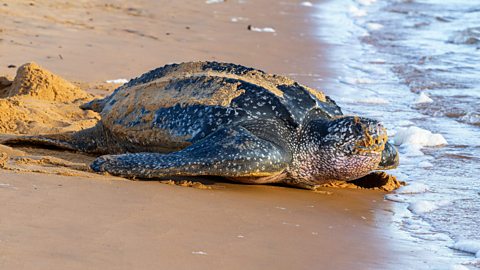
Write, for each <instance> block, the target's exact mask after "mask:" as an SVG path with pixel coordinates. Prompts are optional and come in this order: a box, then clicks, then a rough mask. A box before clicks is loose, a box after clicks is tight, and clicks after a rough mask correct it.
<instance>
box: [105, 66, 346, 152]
mask: <svg viewBox="0 0 480 270" xmlns="http://www.w3.org/2000/svg"><path fill="white" fill-rule="evenodd" d="M101 104H102V106H103V108H102V111H101V115H102V120H101V121H102V124H103V127H104V128H105V129H106V130H107V131H108V132H109V133H110V134H111V136H112V137H113V138H114V139H115V140H117V141H125V142H126V143H127V142H128V143H129V144H133V145H138V146H145V147H147V146H148V147H154V148H155V149H150V150H151V151H174V150H178V149H181V148H184V147H186V146H188V145H190V144H192V143H195V142H196V141H198V140H200V139H202V138H204V137H205V136H207V135H208V134H210V133H212V132H214V131H216V130H218V129H219V128H221V127H225V126H229V125H236V124H238V123H240V122H244V121H249V122H255V121H260V120H262V119H269V120H272V119H273V120H278V121H279V122H281V123H282V124H283V125H285V126H286V127H290V128H293V129H296V128H297V127H298V126H300V125H301V124H302V122H303V121H304V119H305V117H307V115H308V114H309V112H310V111H312V110H314V109H316V110H317V111H320V112H321V113H320V115H323V116H321V117H329V116H335V115H341V114H342V112H341V110H340V108H339V107H338V106H337V105H336V104H335V102H334V101H333V100H331V99H330V98H329V97H327V96H325V95H324V94H323V93H322V92H321V91H318V90H315V89H312V88H309V87H306V86H303V85H301V84H299V83H297V82H295V81H293V80H291V79H289V78H286V77H283V76H278V75H271V74H267V73H265V72H263V71H261V70H257V69H253V68H248V67H244V66H241V65H235V64H229V63H218V62H187V63H181V64H171V65H166V66H164V67H161V68H157V69H155V70H152V71H150V72H147V73H145V74H143V75H142V76H140V77H138V78H135V79H132V80H130V81H129V82H128V83H126V84H125V85H123V86H121V87H119V88H118V89H116V90H115V91H114V92H113V93H112V95H110V96H109V97H106V98H105V99H104V100H102V101H101ZM146 150H149V149H146Z"/></svg>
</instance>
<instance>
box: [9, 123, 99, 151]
mask: <svg viewBox="0 0 480 270" xmlns="http://www.w3.org/2000/svg"><path fill="white" fill-rule="evenodd" d="M104 137H105V134H104V132H103V129H102V128H101V127H99V125H96V126H94V127H92V128H89V129H84V130H81V131H78V132H66V133H61V134H45V135H36V136H19V137H14V138H11V139H7V140H5V141H3V142H2V144H5V145H32V146H40V147H42V146H43V147H55V148H59V149H65V150H70V151H81V152H87V153H105V152H107V149H105V147H104V145H105V142H104V141H105V138H104Z"/></svg>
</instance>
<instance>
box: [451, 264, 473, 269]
mask: <svg viewBox="0 0 480 270" xmlns="http://www.w3.org/2000/svg"><path fill="white" fill-rule="evenodd" d="M450 269H451V270H469V269H468V267H466V266H464V265H461V264H455V265H452V267H450Z"/></svg>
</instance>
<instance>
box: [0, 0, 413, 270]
mask: <svg viewBox="0 0 480 270" xmlns="http://www.w3.org/2000/svg"><path fill="white" fill-rule="evenodd" d="M207 2H212V1H207ZM318 5H320V7H321V4H320V3H319V4H318ZM316 8H317V7H316ZM311 9H312V7H309V6H308V5H301V4H300V2H299V1H284V2H277V1H262V2H261V3H257V2H253V1H251V2H250V1H248V2H243V1H226V2H219V3H212V4H207V3H206V2H205V1H189V3H186V2H183V1H173V2H172V1H148V0H144V1H137V2H135V3H130V2H129V1H116V2H115V3H114V4H112V3H109V2H107V1H81V2H78V3H66V2H64V1H2V3H0V16H1V17H2V25H1V26H0V64H1V65H0V76H6V77H7V78H8V79H10V80H11V79H13V78H14V77H15V74H16V72H17V69H18V68H19V67H21V66H22V65H23V64H25V63H29V62H35V63H37V64H38V65H40V66H41V67H42V68H45V69H46V70H49V71H51V72H53V73H54V74H56V75H50V73H48V76H50V77H49V78H54V79H55V80H57V77H52V76H57V75H58V76H61V77H63V78H65V79H66V80H68V81H70V82H72V84H70V83H68V82H66V81H65V82H64V81H61V85H67V84H68V87H70V88H69V89H70V90H71V91H72V92H71V93H77V92H76V91H77V88H78V89H82V90H81V91H84V90H85V91H87V93H88V94H87V95H86V96H75V95H76V94H72V95H74V96H75V98H74V99H73V98H72V99H71V100H69V99H67V100H59V97H58V95H55V96H54V97H46V98H45V99H42V101H41V102H42V103H41V104H43V105H41V106H40V105H38V104H39V103H38V102H40V101H39V100H40V99H39V96H41V95H39V94H36V93H34V92H32V93H31V94H29V95H27V96H26V97H18V98H17V97H15V98H13V99H11V100H8V101H4V102H5V103H4V104H3V103H0V113H4V114H3V116H2V118H3V122H2V120H0V126H1V127H3V128H4V129H3V130H2V133H4V134H2V135H1V136H0V139H1V138H7V137H11V136H15V135H18V134H39V133H58V132H65V131H73V130H78V129H82V128H86V127H89V126H92V125H94V123H95V122H96V121H97V120H98V118H99V116H98V115H97V114H95V113H92V112H89V113H87V112H83V111H81V110H80V109H76V108H77V107H78V106H79V105H80V104H82V102H83V101H84V100H88V99H91V98H93V96H105V95H108V94H109V93H111V91H112V90H113V89H114V88H115V87H116V86H118V84H107V83H105V82H106V81H107V80H112V79H122V78H125V79H130V78H132V77H136V76H138V75H140V74H142V73H144V72H146V71H148V70H150V69H152V68H155V67H159V66H163V65H165V64H167V63H172V62H181V61H192V60H215V61H224V62H234V63H238V64H243V65H246V66H253V67H256V68H260V69H263V70H265V71H267V72H269V73H278V74H283V75H287V76H290V77H292V78H294V79H296V80H298V81H299V82H301V83H304V84H306V85H312V86H319V85H320V86H321V85H322V78H328V77H329V76H334V74H332V73H331V72H329V66H328V61H329V59H328V50H329V48H328V47H327V46H325V45H322V44H321V43H320V41H319V40H318V38H317V37H316V35H315V31H314V30H313V28H315V27H318V25H316V24H317V23H318V22H316V21H314V20H313V19H311V18H310V17H309V15H310V14H311V12H312V11H311ZM249 26H250V27H249ZM265 28H272V29H273V30H274V32H272V31H271V30H267V31H265V32H258V31H252V29H254V30H258V29H260V30H262V29H265ZM312 70H314V72H312ZM312 74H315V75H312ZM319 75H321V76H322V77H319ZM48 76H47V77H48ZM52 80H53V79H52ZM58 80H60V79H58ZM58 80H57V82H58ZM8 87H10V88H6V87H3V88H0V96H1V95H2V93H3V92H2V89H13V88H12V87H13V86H10V85H8ZM18 89H21V87H20V88H18ZM334 90H335V89H327V90H325V92H326V93H327V94H329V93H332V92H333V91H334ZM39 91H40V90H39ZM41 91H44V90H41ZM45 91H47V90H45ZM48 91H50V90H48ZM79 91H80V90H79ZM78 93H80V92H78ZM82 93H83V92H82ZM1 100H2V99H0V101H1ZM2 104H3V105H4V106H5V107H1V106H2ZM12 104H14V105H12ZM15 104H17V105H15ZM45 104H47V105H45ZM65 104H68V106H67V105H65ZM72 104H74V105H75V106H76V107H74V106H72ZM37 105H38V107H36V106H37ZM42 106H45V107H42ZM65 106H67V107H68V109H67V107H65ZM44 109H45V110H47V113H46V114H45V115H41V113H40V112H41V111H42V110H44ZM6 112H8V113H6ZM13 113H16V114H13ZM39 115H41V116H39ZM49 116H51V117H52V118H49ZM7 117H10V118H8V119H17V120H16V121H13V120H8V121H10V122H11V123H10V122H7V120H6V119H7ZM32 117H36V118H34V119H33V118H32ZM48 119H54V121H53V120H52V121H49V120H48ZM94 158H95V157H93V156H87V155H82V154H79V153H72V152H65V151H58V150H54V149H35V148H31V147H25V146H16V147H15V148H10V147H7V146H2V145H0V165H1V166H0V168H3V169H0V200H1V203H2V207H1V208H0V217H1V218H0V232H1V233H0V268H2V269H400V268H399V266H402V267H404V268H401V269H413V268H411V267H413V266H412V265H416V264H415V262H412V260H411V258H412V257H415V256H418V253H416V254H412V250H411V249H410V246H409V245H408V244H406V243H403V242H398V241H395V240H394V239H393V238H394V236H392V234H391V232H390V231H389V229H388V227H389V224H390V223H391V218H392V210H391V207H392V205H391V202H388V201H385V200H384V198H383V197H384V195H385V192H384V191H381V190H367V189H349V188H343V189H342V188H324V189H322V190H320V191H319V192H312V191H306V190H299V189H293V188H287V187H279V186H249V185H238V184H231V183H223V182H217V183H213V182H211V181H206V182H205V181H203V180H202V183H204V184H205V185H200V186H196V187H197V188H195V187H184V186H179V185H168V184H165V183H160V182H159V181H130V180H126V179H122V178H118V177H111V176H102V175H97V174H93V173H90V172H86V171H85V170H84V169H85V168H86V166H87V165H88V163H89V162H91V161H92V160H93V159H94ZM82 169H83V170H82ZM198 187H200V188H198ZM417 252H418V250H417ZM416 263H417V264H418V262H416Z"/></svg>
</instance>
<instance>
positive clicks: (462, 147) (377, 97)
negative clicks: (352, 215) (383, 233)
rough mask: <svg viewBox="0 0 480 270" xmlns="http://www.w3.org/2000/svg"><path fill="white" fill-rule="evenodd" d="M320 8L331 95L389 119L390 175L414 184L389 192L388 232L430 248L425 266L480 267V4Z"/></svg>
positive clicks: (394, 2)
mask: <svg viewBox="0 0 480 270" xmlns="http://www.w3.org/2000/svg"><path fill="white" fill-rule="evenodd" d="M315 12H316V13H315V21H317V22H318V24H319V25H318V29H319V30H318V32H317V33H316V37H317V38H319V39H321V40H322V41H323V42H326V43H327V44H329V45H331V46H330V47H331V48H332V49H331V50H329V63H328V65H329V66H331V67H332V68H333V69H334V73H335V74H336V76H333V78H329V79H328V78H327V79H325V80H324V81H323V82H322V86H323V87H325V92H326V93H327V94H329V95H330V96H331V97H332V98H333V99H334V100H336V101H337V102H338V103H339V105H340V106H341V107H342V108H343V110H344V112H345V113H346V114H356V115H362V116H367V117H371V118H376V119H380V120H381V121H383V123H384V124H385V126H386V127H387V128H388V130H389V135H390V139H391V140H392V142H393V143H395V144H396V145H397V147H398V149H399V151H400V155H401V156H400V166H399V167H398V169H395V170H393V171H392V173H393V174H394V175H396V176H398V178H400V179H401V180H405V181H406V182H407V183H408V184H409V185H408V186H407V187H404V188H401V189H400V190H398V191H397V192H396V193H394V194H389V195H387V196H386V199H388V200H391V201H394V215H393V225H392V226H391V228H386V229H390V230H392V233H395V237H402V238H404V239H407V240H408V241H410V242H411V243H414V244H415V245H417V247H418V248H417V249H421V250H422V252H423V254H425V252H426V254H429V256H427V257H428V258H418V259H419V262H420V263H419V267H418V269H477V268H480V258H478V257H480V2H479V1H467V0H458V1H454V0H404V1H402V0H382V1H375V0H335V1H328V2H326V3H322V4H321V5H319V8H318V9H317V10H316V11H315ZM319 64H322V63H319ZM412 251H415V250H412ZM476 256H477V258H476ZM413 257H415V256H413ZM392 269H396V268H395V267H394V266H393V267H392Z"/></svg>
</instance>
